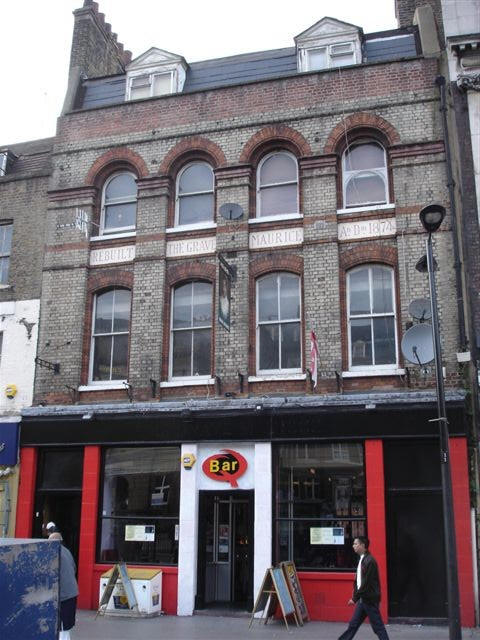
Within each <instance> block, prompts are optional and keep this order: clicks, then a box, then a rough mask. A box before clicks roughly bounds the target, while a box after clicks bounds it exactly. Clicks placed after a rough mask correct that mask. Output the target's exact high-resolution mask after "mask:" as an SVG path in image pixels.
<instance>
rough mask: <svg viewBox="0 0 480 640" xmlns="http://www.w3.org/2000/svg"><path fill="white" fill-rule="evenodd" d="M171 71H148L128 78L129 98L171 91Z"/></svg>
mask: <svg viewBox="0 0 480 640" xmlns="http://www.w3.org/2000/svg"><path fill="white" fill-rule="evenodd" d="M172 81H173V74H172V72H168V73H149V74H145V75H141V76H136V77H134V78H130V100H137V99H139V98H152V97H153V96H162V95H164V94H166V93H172Z"/></svg>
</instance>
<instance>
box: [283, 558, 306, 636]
mask: <svg viewBox="0 0 480 640" xmlns="http://www.w3.org/2000/svg"><path fill="white" fill-rule="evenodd" d="M280 566H281V568H282V570H283V573H284V574H285V580H286V581H287V585H288V589H289V591H290V595H291V596H292V600H293V604H294V606H295V611H296V612H297V618H298V621H299V622H300V624H301V625H302V626H303V623H304V622H308V620H310V617H309V615H308V610H307V605H306V604H305V598H304V597H303V592H302V587H301V586H300V580H299V579H298V574H297V569H296V567H295V563H294V562H292V561H291V560H288V561H287V562H281V563H280Z"/></svg>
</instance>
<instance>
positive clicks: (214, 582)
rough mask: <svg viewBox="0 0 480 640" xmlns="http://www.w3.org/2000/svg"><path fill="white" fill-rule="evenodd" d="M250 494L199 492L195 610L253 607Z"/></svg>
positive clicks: (252, 495) (251, 509) (249, 492)
mask: <svg viewBox="0 0 480 640" xmlns="http://www.w3.org/2000/svg"><path fill="white" fill-rule="evenodd" d="M253 500H254V492H253V490H251V491H241V490H239V491H219V492H215V491H200V505H199V506H200V508H199V526H198V583H197V597H196V602H195V606H196V608H197V609H203V608H205V607H219V608H220V607H221V608H227V609H228V608H231V609H244V610H246V611H250V610H251V608H252V606H253Z"/></svg>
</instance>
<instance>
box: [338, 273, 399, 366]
mask: <svg viewBox="0 0 480 640" xmlns="http://www.w3.org/2000/svg"><path fill="white" fill-rule="evenodd" d="M373 267H383V268H384V269H387V270H388V271H389V272H390V278H391V282H392V311H391V312H388V313H373V312H371V313H361V314H355V315H353V316H352V315H350V276H351V274H352V273H355V271H359V270H360V269H368V287H369V289H368V290H369V296H370V301H371V300H372V268H373ZM346 277H347V287H346V289H347V325H348V326H347V334H348V370H349V371H378V372H379V374H380V375H381V373H382V372H392V371H395V372H397V371H398V329H397V304H396V303H397V301H396V295H395V272H394V269H393V268H392V267H390V266H389V265H387V264H379V263H373V264H370V263H366V264H360V265H358V266H357V267H354V268H353V269H350V270H349V271H347V274H346ZM386 317H388V318H391V317H393V328H394V332H395V362H392V363H391V364H371V365H352V331H351V320H359V319H370V333H371V337H372V361H373V362H375V340H374V335H373V322H372V320H373V318H386Z"/></svg>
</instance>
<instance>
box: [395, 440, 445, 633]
mask: <svg viewBox="0 0 480 640" xmlns="http://www.w3.org/2000/svg"><path fill="white" fill-rule="evenodd" d="M384 454H385V455H384V462H385V488H386V507H387V523H386V524H387V557H388V615H389V618H390V619H391V620H392V621H395V620H397V621H398V622H419V623H421V622H427V623H435V622H441V621H444V620H445V618H446V617H447V589H446V577H445V546H444V545H445V543H444V535H443V515H442V514H443V510H442V488H441V475H440V447H439V444H438V441H429V442H427V441H420V440H419V441H397V442H386V443H385V447H384Z"/></svg>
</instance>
